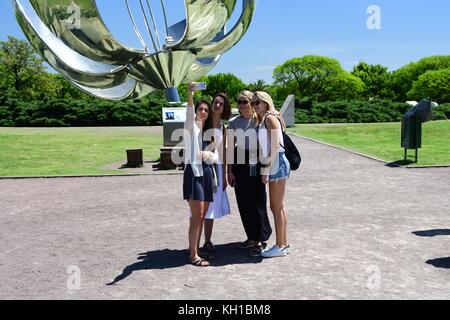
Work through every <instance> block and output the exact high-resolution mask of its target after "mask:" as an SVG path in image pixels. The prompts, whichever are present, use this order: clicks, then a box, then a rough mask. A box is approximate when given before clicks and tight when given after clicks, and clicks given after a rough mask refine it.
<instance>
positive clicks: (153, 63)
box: [130, 51, 196, 89]
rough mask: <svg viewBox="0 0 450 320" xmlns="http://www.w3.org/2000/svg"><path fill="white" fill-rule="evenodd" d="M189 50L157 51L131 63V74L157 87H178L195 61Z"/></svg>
mask: <svg viewBox="0 0 450 320" xmlns="http://www.w3.org/2000/svg"><path fill="white" fill-rule="evenodd" d="M195 59H196V57H195V55H194V54H193V53H191V52H189V51H167V52H160V53H155V54H153V55H151V56H148V57H146V58H144V59H143V60H141V61H139V62H136V63H134V64H132V65H131V67H130V68H131V70H130V76H131V77H133V78H135V79H136V80H139V81H142V82H144V83H146V84H148V85H149V86H151V87H153V88H156V89H167V88H170V87H177V86H178V85H179V84H180V83H181V82H182V81H183V79H184V78H185V77H186V74H187V73H188V71H189V69H190V68H191V66H192V65H193V64H194V62H195Z"/></svg>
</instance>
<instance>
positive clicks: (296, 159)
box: [264, 115, 302, 171]
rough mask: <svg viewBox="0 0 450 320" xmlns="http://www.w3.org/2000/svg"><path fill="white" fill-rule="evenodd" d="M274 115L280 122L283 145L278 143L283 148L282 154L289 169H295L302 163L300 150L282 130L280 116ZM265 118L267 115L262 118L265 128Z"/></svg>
mask: <svg viewBox="0 0 450 320" xmlns="http://www.w3.org/2000/svg"><path fill="white" fill-rule="evenodd" d="M276 117H277V119H278V122H280V126H281V132H282V134H283V140H284V145H282V144H281V143H280V146H281V147H282V148H283V149H284V154H285V155H286V158H287V159H288V161H289V164H290V166H291V170H294V171H295V170H297V169H298V168H299V167H300V164H301V163H302V157H301V156H300V152H299V151H298V149H297V146H296V145H295V143H294V142H293V141H292V139H291V137H289V136H288V134H287V133H286V131H285V130H283V124H282V123H281V120H280V118H278V115H277V116H276ZM266 120H267V117H266V118H265V119H264V125H265V126H266V128H267V124H266Z"/></svg>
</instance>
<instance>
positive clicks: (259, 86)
mask: <svg viewBox="0 0 450 320" xmlns="http://www.w3.org/2000/svg"><path fill="white" fill-rule="evenodd" d="M247 90H250V91H253V92H256V91H269V85H268V84H267V83H266V82H265V81H264V80H262V79H260V80H257V81H255V82H251V83H249V84H248V85H247Z"/></svg>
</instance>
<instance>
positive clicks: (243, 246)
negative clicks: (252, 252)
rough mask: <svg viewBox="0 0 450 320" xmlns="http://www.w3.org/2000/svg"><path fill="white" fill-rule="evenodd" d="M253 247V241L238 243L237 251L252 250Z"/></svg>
mask: <svg viewBox="0 0 450 320" xmlns="http://www.w3.org/2000/svg"><path fill="white" fill-rule="evenodd" d="M254 246H255V241H253V240H248V239H247V240H245V241H244V242H240V243H239V244H238V245H237V247H238V248H239V249H250V248H253V247H254Z"/></svg>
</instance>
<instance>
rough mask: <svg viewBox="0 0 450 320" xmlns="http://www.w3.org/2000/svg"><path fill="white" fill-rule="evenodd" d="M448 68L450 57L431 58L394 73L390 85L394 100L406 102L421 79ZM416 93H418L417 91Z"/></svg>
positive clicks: (449, 66)
mask: <svg viewBox="0 0 450 320" xmlns="http://www.w3.org/2000/svg"><path fill="white" fill-rule="evenodd" d="M447 68H450V56H431V57H427V58H423V59H422V60H420V61H418V62H413V63H410V64H408V65H406V66H404V67H401V68H400V69H398V70H396V71H394V72H393V73H392V77H391V80H390V84H389V86H390V88H391V90H392V92H393V95H394V97H393V98H394V100H395V101H406V100H407V99H408V92H409V91H411V89H412V88H413V86H414V82H415V81H417V80H419V77H420V76H421V75H423V74H424V73H426V72H427V71H436V70H441V69H447ZM447 88H448V87H447ZM447 90H448V89H447ZM415 93H418V92H417V91H416V92H415Z"/></svg>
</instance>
